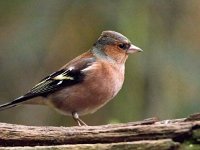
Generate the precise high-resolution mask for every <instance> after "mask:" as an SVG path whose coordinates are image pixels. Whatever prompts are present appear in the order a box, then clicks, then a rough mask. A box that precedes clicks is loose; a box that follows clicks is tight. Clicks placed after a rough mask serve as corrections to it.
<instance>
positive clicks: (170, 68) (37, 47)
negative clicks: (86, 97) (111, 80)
mask: <svg viewBox="0 0 200 150" xmlns="http://www.w3.org/2000/svg"><path fill="white" fill-rule="evenodd" d="M199 10H200V1H198V0H190V1H188V0H166V1H160V0H140V1H136V0H135V1H134V0H132V1H131V0H127V1H123V0H115V1H114V0H110V1H107V0H102V1H95V0H88V1H81V0H80V1H78V0H77V1H73V0H57V1H56V0H42V1H41V0H14V1H13V0H1V1H0V103H4V102H7V101H9V100H12V99H13V98H15V97H18V96H20V95H22V94H24V93H25V92H27V90H29V89H30V88H31V87H32V86H34V85H35V84H36V83H37V82H38V81H40V80H41V79H42V78H43V77H45V76H46V75H48V74H49V73H52V72H54V71H55V70H57V69H58V68H60V67H61V66H62V65H63V64H65V63H66V62H68V61H69V60H71V59H72V58H74V57H75V56H77V55H79V54H81V53H83V52H85V51H86V50H88V49H89V48H90V47H91V46H92V44H93V43H94V42H95V41H96V39H97V38H98V36H99V35H100V34H101V32H102V31H103V30H114V31H118V32H120V33H122V34H124V35H126V36H127V37H128V38H129V39H130V40H131V41H132V42H133V43H134V44H135V45H137V46H139V47H140V48H142V49H143V50H144V52H143V53H139V54H135V55H132V56H130V57H129V59H128V61H127V63H126V80H125V83H124V86H123V88H122V90H121V91H120V93H119V94H118V95H117V97H115V98H114V99H113V101H111V102H110V103H108V104H107V105H106V106H105V107H103V108H102V109H100V110H99V111H97V112H96V113H94V114H93V115H87V116H85V117H83V120H85V122H87V123H88V124H89V125H99V124H106V123H115V122H130V121H135V120H142V119H145V118H148V117H154V116H156V117H159V118H160V119H169V118H177V117H185V116H187V115H189V114H190V113H195V112H198V111H200V108H199V106H200V100H199V97H200V58H199V57H200V12H199ZM0 122H8V123H18V124H26V125H56V126H59V125H62V126H68V125H74V122H73V120H72V119H71V118H70V117H65V116H62V115H60V114H58V113H56V112H55V111H54V110H52V109H50V108H48V107H44V106H19V107H17V108H13V109H10V110H5V111H3V112H0Z"/></svg>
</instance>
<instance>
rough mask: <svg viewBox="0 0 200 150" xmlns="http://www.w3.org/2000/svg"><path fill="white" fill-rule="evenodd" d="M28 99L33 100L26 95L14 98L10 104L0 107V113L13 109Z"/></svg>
mask: <svg viewBox="0 0 200 150" xmlns="http://www.w3.org/2000/svg"><path fill="white" fill-rule="evenodd" d="M30 98H33V96H26V95H24V96H20V97H18V98H16V99H15V100H13V101H11V102H8V103H5V104H2V105H0V111H2V110H5V109H8V108H12V107H15V106H17V105H18V104H20V103H22V102H24V101H26V100H28V99H30Z"/></svg>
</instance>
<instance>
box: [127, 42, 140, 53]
mask: <svg viewBox="0 0 200 150" xmlns="http://www.w3.org/2000/svg"><path fill="white" fill-rule="evenodd" d="M136 52H143V50H142V49H141V48H139V47H137V46H135V45H133V44H131V46H130V47H129V49H128V50H127V53H130V54H131V53H136Z"/></svg>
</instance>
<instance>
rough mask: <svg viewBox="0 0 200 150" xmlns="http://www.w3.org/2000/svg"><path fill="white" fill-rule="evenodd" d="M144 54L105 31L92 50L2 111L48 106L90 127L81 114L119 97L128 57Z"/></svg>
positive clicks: (121, 37) (112, 33) (2, 108)
mask: <svg viewBox="0 0 200 150" xmlns="http://www.w3.org/2000/svg"><path fill="white" fill-rule="evenodd" d="M141 51H142V50H141V49H140V48H139V47H136V46H134V45H133V44H131V42H130V41H129V40H128V38H126V37H125V36H123V35H122V34H120V33H118V32H114V31H104V32H102V34H101V36H100V37H99V38H98V40H97V41H96V42H95V43H94V45H93V47H92V48H91V49H90V50H89V51H87V52H85V53H83V54H82V55H80V56H78V57H76V58H75V59H73V60H71V61H70V62H69V63H67V64H66V65H64V66H63V67H62V68H61V69H59V70H58V71H56V72H54V73H52V74H50V75H49V76H47V77H46V78H44V79H43V80H41V81H40V82H39V83H38V84H37V85H35V86H34V87H33V88H32V89H31V90H29V91H28V92H27V93H26V94H25V95H23V96H20V97H18V98H16V99H15V100H13V101H11V102H8V103H6V104H3V105H1V106H0V110H4V109H6V108H11V107H14V106H17V105H18V104H27V103H28V104H44V105H48V106H51V107H52V108H54V109H55V110H57V111H58V112H60V113H61V114H64V115H72V117H73V118H74V120H75V121H76V122H77V123H78V125H79V126H81V125H86V124H85V123H84V122H83V121H82V120H81V119H80V118H79V115H85V114H88V113H93V112H95V111H96V110H98V109H99V108H101V107H102V106H104V105H105V104H106V103H107V102H109V101H110V100H111V99H112V98H113V97H114V96H116V94H117V93H118V92H119V90H120V89H121V87H122V84H123V82H124V70H125V62H126V59H127V58H128V54H130V53H135V52H141ZM34 97H43V98H44V99H32V98H34Z"/></svg>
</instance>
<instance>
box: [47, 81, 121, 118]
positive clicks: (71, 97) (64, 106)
mask: <svg viewBox="0 0 200 150" xmlns="http://www.w3.org/2000/svg"><path fill="white" fill-rule="evenodd" d="M122 84H123V80H118V79H112V78H110V77H105V78H104V79H102V80H101V81H99V80H98V78H97V80H96V81H95V80H94V79H93V81H90V80H85V81H83V82H82V83H81V84H77V85H73V86H71V87H68V88H65V89H62V90H60V91H58V92H55V93H54V94H52V95H51V96H50V97H48V98H49V99H50V100H49V101H48V104H49V105H50V106H52V107H53V108H54V109H56V110H57V111H59V112H60V113H62V114H64V115H71V114H72V113H73V112H77V113H78V114H79V115H85V114H88V113H93V112H95V111H96V110H98V109H99V108H101V107H102V106H104V105H105V104H106V103H107V102H109V101H110V100H111V99H112V98H113V97H114V96H115V95H116V94H117V93H118V92H119V90H120V89H121V87H122Z"/></svg>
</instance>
